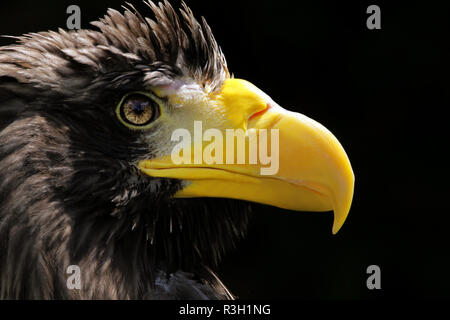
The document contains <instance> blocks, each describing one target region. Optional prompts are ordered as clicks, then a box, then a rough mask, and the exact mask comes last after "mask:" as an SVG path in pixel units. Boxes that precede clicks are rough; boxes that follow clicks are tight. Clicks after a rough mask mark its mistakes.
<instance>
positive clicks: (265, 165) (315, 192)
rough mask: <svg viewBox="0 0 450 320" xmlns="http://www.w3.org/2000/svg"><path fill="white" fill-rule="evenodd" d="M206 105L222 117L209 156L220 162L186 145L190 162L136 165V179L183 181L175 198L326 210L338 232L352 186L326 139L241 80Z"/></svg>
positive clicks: (344, 163)
mask: <svg viewBox="0 0 450 320" xmlns="http://www.w3.org/2000/svg"><path fill="white" fill-rule="evenodd" d="M210 99H212V100H215V101H216V102H217V103H216V105H218V106H219V109H220V110H214V112H220V113H221V114H225V116H226V117H227V123H229V126H230V128H218V129H219V130H220V131H221V132H222V133H223V137H224V140H225V141H224V142H223V143H221V144H215V147H216V148H215V155H217V154H218V153H220V151H222V152H223V159H224V161H219V162H217V161H216V162H211V161H202V162H200V163H199V161H195V159H194V157H195V156H194V154H195V153H196V151H197V152H198V151H199V150H200V151H206V148H208V143H202V144H201V145H199V144H198V141H197V142H193V143H192V145H191V148H192V149H191V150H193V152H192V159H194V160H193V161H190V162H189V161H185V162H183V163H178V162H176V161H175V162H174V161H173V157H171V156H170V155H167V156H165V157H162V158H158V159H151V160H146V161H142V162H140V164H139V167H140V169H141V170H142V172H144V173H145V174H148V175H150V176H153V177H166V178H175V179H182V180H186V181H189V183H187V185H186V187H184V188H183V189H182V190H180V191H179V192H178V193H177V194H176V195H175V197H180V198H188V197H218V198H233V199H242V200H247V201H253V202H258V203H263V204H268V205H273V206H276V207H280V208H285V209H290V210H295V211H331V210H332V211H334V223H333V229H332V231H333V234H335V233H336V232H338V231H339V229H340V228H341V226H342V225H343V223H344V221H345V219H346V217H347V215H348V212H349V210H350V206H351V203H352V198H353V189H354V181H355V178H354V174H353V171H352V168H351V165H350V161H349V159H348V157H347V154H346V153H345V151H344V149H343V148H342V146H341V144H340V143H339V141H338V140H337V139H336V138H335V137H334V136H333V134H332V133H331V132H330V131H328V130H327V129H326V128H325V127H324V126H322V125H321V124H319V123H318V122H316V121H314V120H312V119H310V118H308V117H306V116H304V115H302V114H299V113H294V112H290V111H287V110H284V109H283V108H281V107H280V106H278V105H277V104H276V103H275V102H273V101H272V99H271V98H270V97H268V96H267V95H266V94H264V93H263V92H262V91H260V90H259V89H258V88H256V87H255V86H253V85H252V84H251V83H249V82H247V81H244V80H239V79H228V80H226V81H225V83H224V85H223V87H222V89H221V91H220V92H218V93H214V94H211V95H210ZM199 120H201V119H199ZM192 125H193V124H191V126H192ZM230 129H234V130H235V132H237V131H239V130H240V132H241V133H242V135H241V137H242V139H243V140H242V141H241V142H242V143H241V144H239V141H237V140H239V134H237V133H236V135H231V133H230V132H232V131H231V130H230ZM194 140H195V139H194ZM215 140H217V136H215ZM230 140H231V143H229V142H230ZM236 141H237V142H236ZM235 142H236V143H235ZM189 158H191V157H189ZM203 160H204V159H203ZM187 162H189V163H187Z"/></svg>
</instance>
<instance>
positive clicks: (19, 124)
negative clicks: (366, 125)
mask: <svg viewBox="0 0 450 320" xmlns="http://www.w3.org/2000/svg"><path fill="white" fill-rule="evenodd" d="M147 5H148V6H149V7H150V9H151V11H152V13H153V15H152V18H151V19H150V18H145V17H143V16H142V15H141V14H140V13H139V12H138V11H137V10H135V9H134V7H132V6H131V5H128V7H127V8H126V10H125V11H124V13H119V12H118V11H116V10H112V9H109V10H108V12H107V14H106V16H105V17H104V18H103V19H100V20H99V21H96V22H93V23H92V25H93V26H95V27H96V30H77V31H64V30H62V29H60V30H58V32H39V33H32V34H27V35H24V36H20V37H16V40H17V43H15V44H11V45H8V46H4V47H0V118H1V120H0V130H1V131H0V296H1V297H3V298H47V299H52V298H60V299H65V298H118V299H137V298H195V299H203V298H205V299H206V298H231V297H232V295H231V294H230V293H229V292H228V290H227V289H226V288H225V286H224V285H223V284H222V283H221V282H220V280H218V278H217V277H216V276H215V274H214V273H213V272H212V271H211V269H210V267H213V266H215V265H216V264H217V263H218V262H219V261H220V258H221V257H222V255H223V254H224V253H225V252H227V251H228V250H230V249H232V248H233V247H234V246H235V243H236V241H238V240H239V239H240V238H242V237H243V235H244V234H245V229H246V226H247V221H248V217H249V211H250V210H249V208H250V203H251V202H258V203H263V204H268V205H273V206H277V207H281V208H286V209H291V210H296V211H331V210H333V211H334V226H333V232H334V233H335V232H337V231H338V230H339V228H340V227H341V226H342V224H343V223H344V220H345V218H346V216H347V214H348V211H349V209H350V204H351V201H352V195H353V184H354V176H353V172H352V169H351V166H350V162H349V160H348V158H347V155H346V154H345V152H344V150H343V148H342V146H341V145H340V143H339V142H338V140H337V139H336V138H335V137H334V136H333V135H332V134H331V133H330V132H329V131H328V130H327V129H326V128H324V127H323V126H322V125H320V124H319V123H317V122H315V121H314V120H311V119H309V118H307V117H306V116H304V115H301V114H298V113H293V112H289V111H286V110H284V109H282V108H281V107H280V106H279V105H278V104H276V103H275V102H274V101H273V100H272V99H271V98H270V97H269V96H268V95H266V94H265V93H263V92H262V91H261V90H259V89H258V88H257V87H255V86H254V85H252V84H251V83H249V82H247V81H245V80H241V79H236V78H234V77H233V76H231V75H230V72H229V71H228V68H227V63H226V60H225V57H224V55H223V53H222V51H221V49H220V48H219V46H218V45H217V43H216V41H215V39H214V37H213V34H212V32H211V29H210V28H209V26H208V24H207V23H206V22H205V20H204V19H202V20H201V21H198V20H197V19H196V18H195V17H194V15H193V14H192V12H191V10H190V9H189V8H188V7H187V6H186V5H184V4H183V7H182V8H181V9H180V10H174V9H173V8H172V6H171V5H170V4H169V3H168V2H164V3H160V4H159V5H155V4H154V3H152V2H148V3H147ZM233 130H234V131H233ZM230 132H231V133H233V134H234V133H236V132H237V133H236V135H235V136H231V139H232V140H233V141H234V139H236V140H238V138H239V133H240V134H241V138H242V137H243V138H242V139H243V140H242V141H244V144H242V145H239V143H237V144H236V148H231V149H230V148H229V146H228V144H226V143H225V142H223V143H222V144H220V143H219V140H220V139H219V138H220V137H225V138H229V136H228V134H229V133H230ZM271 132H275V134H274V135H271ZM264 133H265V134H266V136H264ZM186 136H188V137H191V140H186V139H184V138H185V137H186ZM269 136H270V137H269ZM182 137H184V138H183V139H181V138H182ZM269 138H270V139H269ZM264 139H265V140H264ZM269 140H270V141H269ZM227 141H228V140H227ZM261 141H266V142H267V143H266V145H264V144H261V143H260V142H261ZM212 142H214V144H213V143H212ZM252 142H256V143H253V144H252ZM255 146H256V147H260V148H259V150H256V149H254V147H255ZM239 148H240V149H239ZM252 148H253V149H252ZM261 148H265V149H261ZM238 149H239V150H238ZM174 150H175V151H177V152H174ZM240 151H242V154H243V158H242V157H240V156H239V154H240ZM269 153H270V155H271V158H270V157H268V154H269ZM174 154H175V155H176V156H177V157H178V158H177V157H174ZM242 154H241V155H242ZM255 154H256V156H255ZM199 155H200V158H199ZM204 155H210V158H212V159H213V160H222V159H223V161H210V160H211V159H209V160H208V159H202V156H204ZM176 159H182V160H184V161H175V160H176ZM251 159H252V160H251ZM258 159H259V160H258ZM270 159H272V160H273V163H272V164H273V166H271V164H270V166H269V163H268V160H270ZM188 160H192V161H188ZM275 162H276V163H275ZM71 265H76V266H78V267H79V269H80V271H81V279H82V283H81V288H78V289H77V290H70V289H69V288H68V287H67V273H66V270H67V267H68V266H71Z"/></svg>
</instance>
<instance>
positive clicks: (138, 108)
mask: <svg viewBox="0 0 450 320" xmlns="http://www.w3.org/2000/svg"><path fill="white" fill-rule="evenodd" d="M149 104H150V103H149V102H148V101H144V100H142V99H133V100H130V105H131V109H132V110H133V112H134V113H136V114H138V115H140V114H142V113H143V112H144V110H145V109H146V108H147V107H148V106H149Z"/></svg>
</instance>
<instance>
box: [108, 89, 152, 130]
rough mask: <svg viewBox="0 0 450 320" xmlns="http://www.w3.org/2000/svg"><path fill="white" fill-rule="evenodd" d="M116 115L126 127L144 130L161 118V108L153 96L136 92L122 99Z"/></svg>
mask: <svg viewBox="0 0 450 320" xmlns="http://www.w3.org/2000/svg"><path fill="white" fill-rule="evenodd" d="M116 115H117V117H118V118H119V120H120V121H121V122H122V123H123V124H124V125H125V126H127V127H129V128H131V129H136V130H142V129H146V128H147V127H148V125H150V124H151V123H152V122H153V121H154V120H156V119H157V118H158V117H159V115H160V107H159V103H158V102H157V101H156V100H155V99H154V98H153V97H152V95H151V94H149V93H143V92H135V93H130V94H127V95H125V96H124V97H123V98H122V100H121V101H120V103H119V105H118V106H117V110H116Z"/></svg>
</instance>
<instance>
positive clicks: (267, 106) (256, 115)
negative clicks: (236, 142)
mask: <svg viewBox="0 0 450 320" xmlns="http://www.w3.org/2000/svg"><path fill="white" fill-rule="evenodd" d="M269 108H270V104H268V103H267V104H266V107H265V108H264V109H263V110H261V111H258V112H256V113H254V114H252V115H251V116H250V117H249V118H248V121H250V120H252V119H254V118H256V117H259V116H261V115H263V114H264V113H265V112H266V111H267V110H269Z"/></svg>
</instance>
